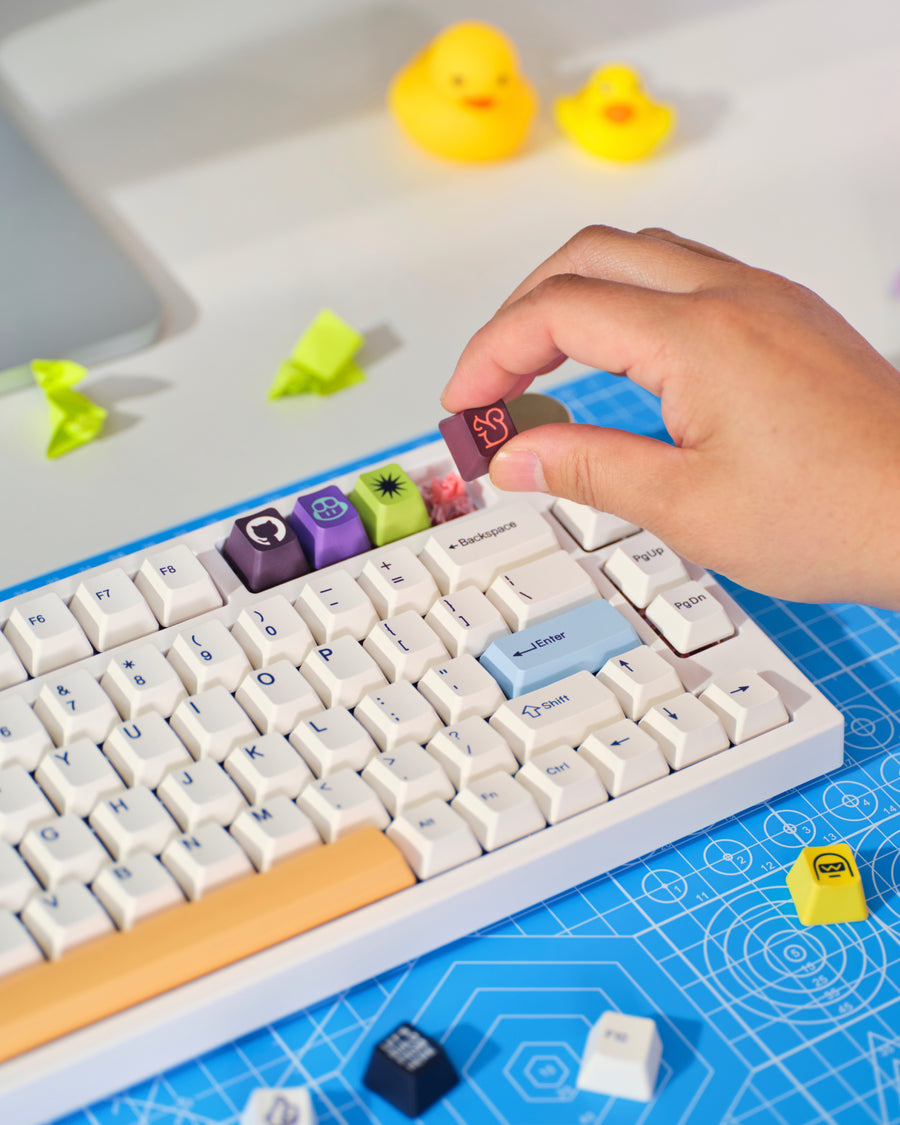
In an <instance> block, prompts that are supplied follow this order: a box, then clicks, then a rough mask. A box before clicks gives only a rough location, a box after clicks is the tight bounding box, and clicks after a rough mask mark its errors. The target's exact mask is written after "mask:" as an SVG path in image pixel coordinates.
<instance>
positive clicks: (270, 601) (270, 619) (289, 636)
mask: <svg viewBox="0 0 900 1125" xmlns="http://www.w3.org/2000/svg"><path fill="white" fill-rule="evenodd" d="M231 632H232V635H233V636H234V637H235V639H236V640H237V642H238V643H239V644H240V646H241V648H242V649H243V650H244V652H246V654H247V656H248V657H249V660H250V663H251V664H252V665H253V667H254V668H262V667H263V666H264V665H267V664H274V663H275V661H276V660H287V661H289V662H290V663H291V664H293V665H294V666H295V667H297V666H298V665H300V664H302V663H303V661H304V660H305V659H306V655H307V653H308V652H309V650H310V649H311V648H312V646H313V635H312V633H311V632H310V631H309V626H308V625H307V624H306V622H305V621H304V620H303V618H302V617H301V616H300V614H299V613H298V612H297V611H296V609H294V607H293V606H292V605H291V603H290V602H289V601H288V600H287V598H286V597H285V596H284V594H272V595H271V597H268V598H263V599H262V601H258V602H254V603H253V606H252V607H248V608H247V609H242V610H241V612H240V614H239V616H238V619H237V621H235V623H234V625H233V626H232V629H231Z"/></svg>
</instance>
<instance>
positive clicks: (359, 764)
mask: <svg viewBox="0 0 900 1125" xmlns="http://www.w3.org/2000/svg"><path fill="white" fill-rule="evenodd" d="M290 742H291V745H292V746H293V747H294V748H295V749H296V750H297V751H298V752H299V753H300V754H301V755H302V757H303V759H304V761H305V762H306V764H307V765H308V766H309V768H310V769H311V770H312V771H313V773H314V774H315V775H316V777H324V776H325V775H326V774H329V773H334V772H335V771H336V770H339V769H351V770H361V769H362V768H363V767H364V766H365V764H366V762H368V761H369V759H370V758H372V757H373V756H374V755H375V754H377V753H378V747H377V746H376V744H375V739H374V738H372V736H371V734H369V732H368V731H367V730H366V728H365V727H364V726H363V725H362V723H360V722H359V720H358V719H355V718H354V717H353V715H351V713H350V712H349V711H348V710H347V709H346V708H344V707H331V708H329V709H328V710H327V711H319V712H318V713H317V714H315V715H312V716H310V718H308V719H304V720H303V722H300V723H298V724H297V726H296V727H295V728H294V729H293V730H292V731H291V733H290Z"/></svg>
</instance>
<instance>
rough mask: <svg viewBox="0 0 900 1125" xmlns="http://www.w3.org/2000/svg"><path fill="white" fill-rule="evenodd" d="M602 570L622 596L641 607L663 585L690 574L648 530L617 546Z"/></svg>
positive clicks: (651, 598)
mask: <svg viewBox="0 0 900 1125" xmlns="http://www.w3.org/2000/svg"><path fill="white" fill-rule="evenodd" d="M603 569H604V571H605V572H606V574H607V576H608V577H609V578H611V579H612V580H613V582H615V584H616V585H617V586H618V587H619V589H620V590H621V591H622V593H623V594H624V595H625V597H626V598H628V600H629V601H630V602H633V603H634V605H636V606H639V607H640V608H641V609H643V608H644V607H645V606H648V605H649V604H650V603H651V602H652V601H653V599H654V598H655V597H656V595H657V594H658V593H660V592H661V591H662V590H665V589H666V587H668V586H677V585H679V584H680V583H682V582H687V581H688V579H689V577H690V576H689V575H688V572H687V571H686V570H685V567H684V563H683V562H682V561H681V559H680V558H679V557H678V555H676V554H675V552H674V551H673V550H672V549H671V548H670V547H667V546H666V545H665V543H663V541H662V540H661V539H657V537H656V536H655V535H652V534H651V533H650V532H649V531H642V532H641V533H640V535H633V536H632V537H631V538H630V539H626V540H625V541H624V542H623V543H621V544H620V545H619V546H618V547H616V548H615V549H614V550H613V551H612V553H611V554H610V556H609V558H608V559H607V560H606V562H605V563H604V564H603Z"/></svg>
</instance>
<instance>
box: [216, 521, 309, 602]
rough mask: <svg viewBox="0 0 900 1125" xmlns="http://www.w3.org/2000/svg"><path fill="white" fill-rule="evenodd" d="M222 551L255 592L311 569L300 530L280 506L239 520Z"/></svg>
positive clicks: (245, 583)
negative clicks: (279, 509) (282, 513)
mask: <svg viewBox="0 0 900 1125" xmlns="http://www.w3.org/2000/svg"><path fill="white" fill-rule="evenodd" d="M222 553H223V554H224V555H225V558H226V559H228V561H229V562H230V563H231V565H232V567H233V568H234V570H236V571H237V573H238V575H239V576H240V578H241V579H242V580H243V582H244V585H245V586H246V587H247V589H248V590H252V591H253V593H254V594H258V593H259V591H260V590H268V589H270V588H271V587H272V586H277V585H279V583H281V582H287V581H288V580H289V579H291V578H298V577H299V576H300V575H301V574H306V573H307V571H308V570H309V563H308V562H307V561H306V556H305V555H304V553H303V548H302V547H301V546H300V542H299V540H298V539H297V535H296V533H295V532H294V530H293V528H291V527H289V526H288V524H287V523H286V522H285V521H284V520H283V519H282V517H281V513H280V512H279V511H278V510H277V509H276V508H263V509H262V511H259V512H254V513H253V514H252V515H250V516H242V517H241V518H240V519H239V520H235V521H234V524H233V526H232V528H231V531H230V532H229V534H228V538H227V539H226V540H225V545H224V547H223V548H222Z"/></svg>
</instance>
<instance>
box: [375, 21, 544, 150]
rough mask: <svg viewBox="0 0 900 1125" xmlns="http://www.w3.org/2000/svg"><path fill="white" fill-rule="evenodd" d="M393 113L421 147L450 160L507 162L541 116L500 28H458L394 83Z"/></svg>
mask: <svg viewBox="0 0 900 1125" xmlns="http://www.w3.org/2000/svg"><path fill="white" fill-rule="evenodd" d="M388 106H389V108H390V110H391V112H392V113H393V114H394V117H395V118H396V119H397V121H398V122H399V124H400V126H401V128H402V129H403V130H404V132H405V133H406V134H407V135H408V136H409V137H411V138H412V140H413V141H415V142H416V144H418V145H421V147H422V148H424V149H426V150H427V151H428V152H432V153H435V154H436V155H437V156H445V157H449V158H450V159H451V160H468V161H484V160H502V159H503V158H504V157H506V156H510V155H512V153H514V152H515V151H516V150H517V149H518V148H520V147H521V145H522V143H523V142H524V140H525V137H526V135H527V133H528V130H529V128H530V126H531V122H532V120H533V119H534V115H535V113H536V112H537V107H538V99H537V94H536V93H535V91H534V88H533V87H532V85H531V83H530V82H529V81H528V79H527V78H525V77H524V75H523V74H521V72H520V71H519V60H518V55H517V53H516V49H515V47H514V46H513V44H512V42H511V41H510V40H509V38H508V37H507V36H506V35H504V34H503V32H502V31H499V30H498V29H497V28H496V27H493V26H491V25H490V24H487V23H482V22H480V21H478V20H467V21H465V22H463V23H456V24H452V25H451V26H450V27H448V28H446V29H445V30H444V31H442V32H441V34H440V35H438V36H437V37H436V38H435V39H433V40H432V41H431V42H430V43H429V44H428V45H427V46H426V47H425V48H424V49H423V50H422V51H420V52H419V54H418V55H416V56H415V57H414V58H413V59H411V60H410V62H409V63H407V65H406V66H405V67H404V68H403V69H402V70H401V71H399V72H398V73H397V74H396V75H395V76H394V78H393V80H392V82H391V85H390V88H389V90H388Z"/></svg>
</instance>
